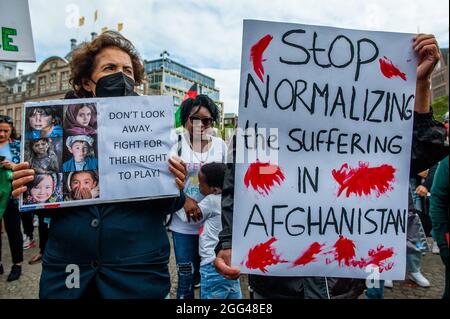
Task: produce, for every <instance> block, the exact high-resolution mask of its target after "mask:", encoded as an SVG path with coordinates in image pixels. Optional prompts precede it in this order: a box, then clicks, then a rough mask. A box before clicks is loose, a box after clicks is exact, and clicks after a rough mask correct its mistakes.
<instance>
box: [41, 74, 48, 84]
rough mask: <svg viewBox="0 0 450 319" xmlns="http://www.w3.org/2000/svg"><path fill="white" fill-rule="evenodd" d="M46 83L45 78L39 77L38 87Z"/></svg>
mask: <svg viewBox="0 0 450 319" xmlns="http://www.w3.org/2000/svg"><path fill="white" fill-rule="evenodd" d="M46 82H47V81H46V78H45V76H41V77H40V78H39V85H45V83H46Z"/></svg>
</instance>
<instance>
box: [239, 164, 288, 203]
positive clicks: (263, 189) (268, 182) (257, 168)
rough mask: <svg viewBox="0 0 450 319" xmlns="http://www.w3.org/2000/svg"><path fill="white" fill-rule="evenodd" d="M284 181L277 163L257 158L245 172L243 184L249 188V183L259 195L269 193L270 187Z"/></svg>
mask: <svg viewBox="0 0 450 319" xmlns="http://www.w3.org/2000/svg"><path fill="white" fill-rule="evenodd" d="M283 181H284V174H283V172H282V171H281V169H280V167H279V166H278V165H272V164H270V163H261V162H259V161H258V160H257V161H256V162H255V163H252V164H250V166H249V167H248V169H247V172H246V173H245V177H244V184H245V187H247V188H249V186H250V185H251V186H252V187H253V189H254V190H255V191H257V192H258V193H260V194H261V195H263V196H265V195H269V192H270V189H271V188H272V187H273V186H274V185H275V182H276V183H277V184H278V185H281V183H282V182H283Z"/></svg>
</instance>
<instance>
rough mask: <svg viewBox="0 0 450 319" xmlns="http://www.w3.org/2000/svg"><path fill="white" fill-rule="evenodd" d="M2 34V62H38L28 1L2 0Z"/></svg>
mask: <svg viewBox="0 0 450 319" xmlns="http://www.w3.org/2000/svg"><path fill="white" fill-rule="evenodd" d="M0 33H1V37H0V61H24V62H35V61H36V56H35V54H34V44H33V33H32V32H31V21H30V11H29V8H28V0H15V1H9V0H0Z"/></svg>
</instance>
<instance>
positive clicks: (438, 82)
mask: <svg viewBox="0 0 450 319" xmlns="http://www.w3.org/2000/svg"><path fill="white" fill-rule="evenodd" d="M445 95H448V48H446V49H441V59H440V61H439V62H438V64H437V65H436V68H435V69H434V71H433V74H432V75H431V102H432V101H434V100H435V99H437V98H439V97H442V96H445Z"/></svg>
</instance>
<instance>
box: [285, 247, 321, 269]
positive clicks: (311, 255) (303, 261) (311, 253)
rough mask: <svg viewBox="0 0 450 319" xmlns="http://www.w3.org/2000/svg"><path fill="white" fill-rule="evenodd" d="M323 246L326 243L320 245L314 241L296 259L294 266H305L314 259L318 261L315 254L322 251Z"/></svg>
mask: <svg viewBox="0 0 450 319" xmlns="http://www.w3.org/2000/svg"><path fill="white" fill-rule="evenodd" d="M323 246H325V244H323V245H320V244H319V243H318V242H315V243H313V244H312V245H311V246H309V248H308V249H307V250H306V251H305V252H304V253H303V254H302V255H301V256H300V257H299V258H298V259H297V260H296V261H294V262H293V263H292V267H296V266H305V265H307V264H309V263H312V262H313V261H316V256H315V255H317V254H320V253H321V252H322V247H323Z"/></svg>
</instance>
